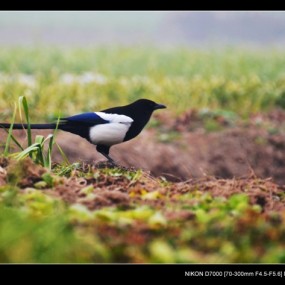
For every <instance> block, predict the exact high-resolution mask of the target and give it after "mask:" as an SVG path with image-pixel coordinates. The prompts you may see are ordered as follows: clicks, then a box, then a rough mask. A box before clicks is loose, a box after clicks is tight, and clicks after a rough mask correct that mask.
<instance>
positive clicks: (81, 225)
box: [0, 46, 285, 263]
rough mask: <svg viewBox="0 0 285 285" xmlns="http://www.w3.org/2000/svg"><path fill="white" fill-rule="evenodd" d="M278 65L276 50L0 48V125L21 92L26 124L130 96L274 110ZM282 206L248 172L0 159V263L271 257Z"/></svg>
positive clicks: (173, 104) (175, 105)
mask: <svg viewBox="0 0 285 285" xmlns="http://www.w3.org/2000/svg"><path fill="white" fill-rule="evenodd" d="M284 66H285V56H284V52H283V51H281V50H242V49H234V48H228V49H225V48H224V49H221V50H218V49H216V50H212V51H209V50H194V49H186V48H182V47H181V48H164V49H162V48H154V47H147V48H146V47H140V46H136V47H134V46H133V47H112V48H111V47H98V48H91V47H86V48H72V49H64V48H62V49H59V48H53V47H37V48H29V47H25V48H20V47H18V48H9V49H8V48H0V106H1V107H0V110H1V121H11V118H12V116H13V111H14V104H15V103H17V102H18V98H19V97H20V96H25V98H27V100H28V103H29V116H30V121H31V122H36V121H45V120H52V119H53V118H54V117H57V116H58V115H59V114H60V115H62V116H64V115H72V114H75V113H79V112H83V111H92V110H94V111H98V110H100V109H103V108H107V107H111V106H115V105H117V104H128V103H130V102H132V101H134V100H136V99H138V98H149V99H152V100H155V101H158V102H161V103H163V104H166V105H167V106H168V109H167V110H168V111H169V112H170V113H172V115H173V116H175V115H178V114H181V113H183V112H185V111H187V110H189V109H200V110H202V109H205V108H206V109H210V110H211V112H212V111H214V112H213V113H211V114H226V115H227V114H229V116H231V115H232V114H234V115H235V114H236V115H238V116H241V117H244V118H247V117H248V116H249V115H250V114H252V113H255V112H263V111H267V110H270V109H273V108H276V107H281V108H285V72H284ZM220 111H222V112H220ZM223 111H231V112H233V113H231V112H223ZM201 114H204V116H206V115H207V114H208V113H207V111H206V112H204V113H203V112H202V113H201ZM19 119H20V116H19V112H17V113H16V120H19ZM205 125H206V124H205ZM210 127H211V128H212V129H213V125H211V126H209V125H208V128H210ZM214 129H215V126H214ZM3 133H4V132H3ZM168 135H169V134H168ZM5 140H6V136H5V137H4V136H3V138H2V141H1V142H2V143H3V144H5ZM173 140H175V136H174V138H173ZM7 141H8V140H7ZM277 143H279V142H278V141H277ZM8 145H9V142H7V144H6V146H8ZM6 149H7V151H9V148H8V147H7V148H6ZM6 154H7V153H6ZM6 156H8V157H10V153H8V154H7V155H6ZM281 159H282V158H280V160H281ZM280 165H281V162H280ZM215 167H216V166H215ZM284 201H285V196H284V187H283V186H278V185H277V184H275V183H274V182H272V181H270V180H268V179H264V180H262V179H259V178H258V177H256V176H255V175H253V174H251V176H250V177H248V178H242V179H228V180H223V179H220V180H219V179H216V178H214V177H212V178H210V177H204V178H203V179H202V180H197V181H196V180H193V179H189V180H188V181H186V182H181V183H171V182H169V181H167V180H166V179H165V178H163V177H159V178H154V177H152V176H150V175H149V174H148V173H147V172H143V171H141V170H138V171H133V170H129V171H127V170H124V169H120V168H118V169H117V168H115V169H97V168H96V167H92V166H91V165H85V166H84V164H82V165H81V164H80V163H74V164H72V165H70V164H69V165H68V164H61V165H56V166H54V167H53V168H52V170H48V169H47V168H45V169H44V168H43V167H41V166H39V165H36V164H35V163H34V162H32V161H31V160H30V159H24V160H11V159H10V158H9V159H8V158H7V157H0V263H3V262H5V263H13V262H15V263H17V262H19V263H26V262H35V263H45V262H49V263H53V262H58V263H60V262H69V263H70V262H74V263H75V262H95V263H100V262H110V263H112V262H122V263H123V262H129V263H157V262H161V263H179V262H181V263H209V262H210V263H235V262H237V263H242V262H249V263H252V262H256V263H263V262H264V263H271V262H272V263H282V262H284V261H285V255H284V250H283V249H284V246H285V245H284V236H285V226H284V225H285V223H284V221H285V211H284V205H285V202H284Z"/></svg>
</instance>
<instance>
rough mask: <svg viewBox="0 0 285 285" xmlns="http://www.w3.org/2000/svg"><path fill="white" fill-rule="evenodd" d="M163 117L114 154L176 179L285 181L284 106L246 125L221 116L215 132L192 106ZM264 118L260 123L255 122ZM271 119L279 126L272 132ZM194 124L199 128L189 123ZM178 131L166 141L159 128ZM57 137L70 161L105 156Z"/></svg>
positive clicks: (121, 160) (68, 136)
mask: <svg viewBox="0 0 285 285" xmlns="http://www.w3.org/2000/svg"><path fill="white" fill-rule="evenodd" d="M193 116H194V117H193ZM191 120H192V121H191ZM160 121H161V125H162V126H163V127H160V128H159V129H158V130H155V129H148V130H144V131H143V133H142V134H140V135H139V136H138V137H137V138H135V139H134V140H132V141H130V142H126V143H123V144H121V145H117V146H114V147H113V148H112V149H111V156H112V157H113V158H114V160H115V161H116V162H117V163H118V164H120V165H122V166H127V167H135V168H142V169H144V170H146V171H150V172H151V174H153V175H155V176H164V177H166V178H168V179H170V180H174V181H175V180H176V181H177V180H178V181H179V180H181V181H184V180H188V179H192V178H201V177H204V176H209V175H210V176H215V177H219V178H233V177H241V176H248V175H249V174H250V173H254V174H255V175H256V176H257V177H260V178H269V177H272V179H273V181H274V182H276V183H278V184H285V134H284V132H283V131H282V130H281V127H280V126H283V122H284V121H285V112H283V111H280V110H277V111H274V112H272V113H270V114H266V115H263V116H254V117H253V118H252V119H251V121H250V122H248V123H247V124H246V125H245V124H236V125H235V126H233V127H229V126H227V125H226V124H225V122H224V121H223V120H221V119H219V118H218V121H219V122H221V124H224V128H223V130H220V131H216V132H205V131H204V129H203V127H202V126H200V124H199V120H198V119H197V118H195V114H194V115H193V112H190V113H188V114H184V115H183V116H181V117H179V118H176V119H172V120H170V119H167V120H166V118H162V117H161V118H160ZM260 121H261V122H262V125H261V126H260V125H259V124H257V122H260ZM268 124H270V128H272V127H274V128H275V129H276V130H277V131H275V132H269V131H268V128H269V127H268ZM193 125H195V128H193V127H192V128H191V127H189V126H193ZM278 128H279V131H278ZM178 131H179V133H178V134H179V135H178V136H176V137H174V138H172V139H169V140H168V141H167V142H161V141H160V140H159V138H161V137H160V136H161V134H169V133H170V132H178ZM1 132H3V131H1ZM36 133H37V134H39V133H41V134H47V133H48V132H46V131H37V132H36ZM15 134H17V136H20V137H22V139H23V140H24V139H25V136H24V133H23V131H15ZM3 136H6V135H5V133H3ZM3 136H2V137H3ZM56 141H57V142H58V144H59V145H60V146H61V147H62V149H63V150H64V152H65V154H66V155H67V157H68V158H69V160H70V162H76V161H81V162H88V163H97V162H99V161H104V160H105V158H103V157H102V156H101V155H100V154H98V153H97V151H96V149H95V146H93V145H91V144H90V143H88V142H87V141H85V140H84V139H82V138H80V137H78V136H75V135H72V134H69V133H64V132H59V133H58V135H57V139H56ZM53 156H54V159H55V160H56V161H60V160H62V159H61V155H60V154H59V152H58V151H57V150H55V151H54V154H53Z"/></svg>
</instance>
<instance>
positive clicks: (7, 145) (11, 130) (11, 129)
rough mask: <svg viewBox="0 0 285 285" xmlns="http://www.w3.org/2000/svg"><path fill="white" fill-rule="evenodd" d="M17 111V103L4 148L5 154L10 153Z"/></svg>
mask: <svg viewBox="0 0 285 285" xmlns="http://www.w3.org/2000/svg"><path fill="white" fill-rule="evenodd" d="M16 112H17V105H16V104H15V107H14V112H13V118H12V122H11V126H10V128H9V131H8V136H7V140H6V144H5V150H4V155H5V156H8V154H9V146H10V142H11V139H12V132H13V125H14V123H15V118H16Z"/></svg>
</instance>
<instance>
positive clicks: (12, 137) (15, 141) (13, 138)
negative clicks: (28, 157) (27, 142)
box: [3, 129, 24, 150]
mask: <svg viewBox="0 0 285 285" xmlns="http://www.w3.org/2000/svg"><path fill="white" fill-rule="evenodd" d="M3 130H4V131H5V132H6V133H7V134H8V135H9V130H6V129H3ZM10 135H11V139H12V141H13V142H14V143H15V144H16V145H17V146H18V147H19V148H20V149H21V150H24V148H23V147H22V145H21V144H20V143H19V141H18V140H17V139H16V138H15V137H14V136H13V135H12V134H10ZM5 147H6V145H5Z"/></svg>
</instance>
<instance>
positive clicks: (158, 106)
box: [154, 104, 166, 110]
mask: <svg viewBox="0 0 285 285" xmlns="http://www.w3.org/2000/svg"><path fill="white" fill-rule="evenodd" d="M165 108H166V106H165V105H162V104H156V105H155V106H154V110H157V109H165Z"/></svg>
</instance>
